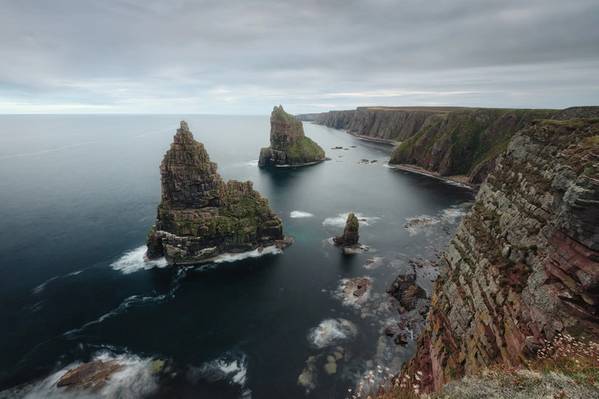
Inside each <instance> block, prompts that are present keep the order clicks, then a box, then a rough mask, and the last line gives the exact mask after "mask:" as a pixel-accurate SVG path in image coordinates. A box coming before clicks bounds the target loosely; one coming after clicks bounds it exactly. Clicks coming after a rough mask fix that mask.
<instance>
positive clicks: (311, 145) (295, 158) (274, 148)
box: [258, 105, 325, 167]
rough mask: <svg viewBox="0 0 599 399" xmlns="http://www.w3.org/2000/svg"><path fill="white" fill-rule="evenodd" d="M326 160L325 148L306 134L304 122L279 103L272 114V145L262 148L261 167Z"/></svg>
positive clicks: (295, 164) (304, 163)
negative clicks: (286, 110)
mask: <svg viewBox="0 0 599 399" xmlns="http://www.w3.org/2000/svg"><path fill="white" fill-rule="evenodd" d="M324 160H325V153H324V150H323V149H322V148H321V147H320V146H319V145H318V144H316V143H315V142H314V141H312V140H311V139H310V138H308V137H306V136H305V135H304V127H303V125H302V122H301V121H299V120H298V119H296V118H295V117H294V116H293V115H290V114H288V113H287V112H285V110H283V107H282V106H281V105H279V106H278V107H274V109H273V110H272V113H271V115H270V147H265V148H262V149H261V150H260V159H259V161H258V165H259V166H260V167H269V166H278V167H284V166H306V165H313V164H316V163H319V162H322V161H324Z"/></svg>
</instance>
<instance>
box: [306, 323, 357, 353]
mask: <svg viewBox="0 0 599 399" xmlns="http://www.w3.org/2000/svg"><path fill="white" fill-rule="evenodd" d="M357 334H358V328H357V327H356V325H355V324H354V323H352V322H351V321H349V320H346V319H326V320H323V321H321V322H320V324H319V325H318V326H317V327H315V328H313V329H311V330H310V332H309V333H308V340H309V341H310V343H312V345H314V346H315V347H317V348H326V347H327V346H331V345H334V344H336V343H337V342H339V341H344V340H347V339H351V338H354V337H355V336H356V335H357Z"/></svg>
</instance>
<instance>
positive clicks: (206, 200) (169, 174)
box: [147, 122, 284, 264]
mask: <svg viewBox="0 0 599 399" xmlns="http://www.w3.org/2000/svg"><path fill="white" fill-rule="evenodd" d="M160 176H161V185H162V200H161V202H160V205H159V206H158V216H157V219H156V224H155V226H154V227H153V228H152V230H151V231H150V234H149V236H148V253H147V255H148V257H149V258H157V257H161V256H165V257H166V259H167V261H168V262H169V263H171V264H189V263H198V262H202V261H205V260H207V259H209V258H211V257H214V256H215V255H218V254H220V253H222V252H227V251H246V250H251V249H255V248H258V247H261V246H264V245H271V244H278V245H282V244H283V241H282V240H283V239H284V237H283V226H282V222H281V219H279V218H278V217H277V216H276V215H274V214H273V213H272V211H271V210H270V208H269V206H268V201H267V200H266V199H264V198H263V197H262V196H261V195H260V194H259V193H258V192H257V191H254V190H253V188H252V183H251V182H249V181H248V182H238V181H234V180H232V181H229V182H227V183H225V182H224V181H223V180H222V178H221V177H220V175H219V174H218V172H217V168H216V164H215V163H214V162H211V161H210V158H209V156H208V153H207V152H206V150H205V149H204V146H203V144H202V143H199V142H197V141H195V140H194V138H193V135H192V133H191V132H190V131H189V128H188V126H187V123H185V122H181V127H180V128H179V129H178V130H177V134H175V137H174V141H173V143H172V144H171V148H170V149H169V150H168V151H167V153H166V155H165V156H164V159H163V160H162V163H161V165H160Z"/></svg>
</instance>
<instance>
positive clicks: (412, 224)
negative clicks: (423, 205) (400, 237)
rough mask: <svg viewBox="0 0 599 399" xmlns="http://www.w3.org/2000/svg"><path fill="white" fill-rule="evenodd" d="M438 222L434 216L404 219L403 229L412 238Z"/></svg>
mask: <svg viewBox="0 0 599 399" xmlns="http://www.w3.org/2000/svg"><path fill="white" fill-rule="evenodd" d="M440 222H441V220H440V219H439V218H436V217H434V216H429V215H420V216H413V217H409V218H406V224H404V227H405V229H406V230H408V233H410V235H411V236H412V235H416V234H418V233H421V232H423V231H425V230H426V229H427V228H428V227H430V226H433V225H435V224H437V223H440Z"/></svg>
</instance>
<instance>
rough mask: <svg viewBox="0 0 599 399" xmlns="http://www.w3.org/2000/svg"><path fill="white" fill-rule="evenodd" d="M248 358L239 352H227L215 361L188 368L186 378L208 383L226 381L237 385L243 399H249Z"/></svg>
mask: <svg viewBox="0 0 599 399" xmlns="http://www.w3.org/2000/svg"><path fill="white" fill-rule="evenodd" d="M247 374H248V358H247V356H246V354H245V353H243V352H240V351H228V352H225V353H224V354H222V355H221V356H219V357H218V358H216V359H213V360H211V361H208V362H206V363H204V364H202V365H201V366H200V367H199V368H198V367H190V369H189V371H188V373H187V377H188V379H190V380H192V382H195V381H197V380H199V379H203V380H206V381H209V382H216V381H226V382H227V383H229V384H231V385H238V386H239V387H240V388H241V390H242V395H241V396H242V397H243V398H250V397H251V390H250V389H249V388H247V386H246V384H247Z"/></svg>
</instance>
